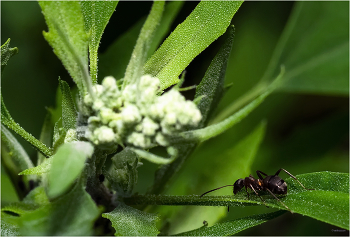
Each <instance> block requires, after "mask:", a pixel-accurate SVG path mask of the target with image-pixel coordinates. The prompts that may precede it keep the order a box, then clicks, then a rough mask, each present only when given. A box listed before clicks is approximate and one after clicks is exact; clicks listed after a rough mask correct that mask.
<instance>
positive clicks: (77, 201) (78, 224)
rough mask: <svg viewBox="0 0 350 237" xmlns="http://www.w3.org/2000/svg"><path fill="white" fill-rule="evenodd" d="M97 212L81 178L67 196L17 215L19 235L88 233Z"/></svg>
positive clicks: (90, 232)
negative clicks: (18, 217)
mask: <svg viewBox="0 0 350 237" xmlns="http://www.w3.org/2000/svg"><path fill="white" fill-rule="evenodd" d="M99 213H100V211H99V209H98V208H97V206H96V204H95V203H94V201H93V200H92V199H91V197H90V195H89V194H88V193H87V192H86V191H85V188H84V186H83V185H82V183H81V181H79V182H77V183H76V185H75V186H74V188H73V189H72V190H71V191H70V192H69V193H67V194H66V195H64V196H62V197H60V198H59V199H56V200H55V201H53V202H51V203H49V204H47V205H44V206H42V207H40V208H38V209H36V210H35V211H32V212H28V213H25V214H23V215H22V216H21V217H20V222H19V227H20V233H21V234H22V235H36V236H39V235H61V236H67V235H91V234H92V228H93V224H94V222H95V220H96V218H97V217H98V215H99Z"/></svg>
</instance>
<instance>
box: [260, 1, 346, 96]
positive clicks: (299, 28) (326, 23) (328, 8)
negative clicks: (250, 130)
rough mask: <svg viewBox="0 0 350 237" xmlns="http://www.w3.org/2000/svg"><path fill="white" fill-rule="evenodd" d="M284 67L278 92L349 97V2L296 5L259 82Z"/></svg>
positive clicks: (303, 3)
mask: <svg viewBox="0 0 350 237" xmlns="http://www.w3.org/2000/svg"><path fill="white" fill-rule="evenodd" d="M281 64H283V65H284V66H285V67H286V74H285V79H286V80H284V83H283V84H282V85H281V87H280V90H282V91H288V92H298V93H312V94H329V95H342V96H348V95H349V3H348V2H297V3H296V4H295V7H294V9H293V12H292V14H291V16H290V19H289V20H288V24H287V26H286V28H285V30H284V32H283V34H282V36H281V39H280V40H279V42H278V45H277V47H276V49H275V52H274V55H273V57H272V59H271V62H270V65H269V67H268V70H267V71H266V73H265V75H264V79H263V80H269V79H271V77H272V76H273V74H274V73H276V71H277V70H278V67H279V66H280V65H281Z"/></svg>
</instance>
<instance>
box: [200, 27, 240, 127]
mask: <svg viewBox="0 0 350 237" xmlns="http://www.w3.org/2000/svg"><path fill="white" fill-rule="evenodd" d="M226 37H227V39H226V41H225V43H224V44H223V46H222V47H221V48H220V51H219V52H218V54H217V55H216V56H215V58H214V59H213V61H212V62H211V64H210V66H209V67H208V69H207V71H206V72H205V75H204V77H203V79H202V81H201V83H200V84H199V85H198V86H197V88H196V95H195V98H198V97H200V96H204V97H203V98H202V99H201V100H200V102H199V104H198V109H199V110H200V111H201V114H202V121H201V125H200V127H203V126H204V125H206V123H207V121H208V118H209V116H210V113H212V112H213V110H214V109H215V108H216V106H217V104H218V103H219V101H220V99H221V97H222V94H223V91H224V82H225V73H226V67H227V61H228V58H229V56H230V52H231V48H232V44H233V38H234V28H233V26H231V27H229V28H228V30H227V33H226Z"/></svg>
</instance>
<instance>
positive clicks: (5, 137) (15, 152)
mask: <svg viewBox="0 0 350 237" xmlns="http://www.w3.org/2000/svg"><path fill="white" fill-rule="evenodd" d="M1 143H2V144H3V145H2V146H3V149H4V151H5V150H6V153H7V154H9V156H10V157H11V162H13V165H14V167H13V168H14V169H15V172H16V173H19V172H20V171H22V170H25V169H28V168H32V167H33V166H34V165H33V163H32V161H31V160H30V158H29V156H28V154H27V153H26V151H25V150H24V149H23V147H22V146H21V144H20V143H19V142H18V141H17V139H16V138H15V137H14V136H13V135H12V134H11V133H10V131H9V130H7V129H6V127H4V126H3V125H1ZM3 162H4V160H3ZM9 162H10V161H9ZM5 163H6V161H5Z"/></svg>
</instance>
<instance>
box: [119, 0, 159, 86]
mask: <svg viewBox="0 0 350 237" xmlns="http://www.w3.org/2000/svg"><path fill="white" fill-rule="evenodd" d="M163 9H164V1H155V2H154V3H153V6H152V9H151V12H150V13H149V15H148V17H147V20H146V22H145V24H144V25H143V27H142V29H141V32H140V35H139V37H138V39H137V41H136V45H135V48H134V50H133V52H132V54H131V59H130V62H129V64H128V66H127V68H126V71H125V76H124V82H123V87H125V86H126V85H128V84H130V83H133V82H135V81H136V80H137V78H139V77H141V76H142V74H143V70H142V69H143V66H144V64H145V62H146V60H147V54H148V51H149V48H150V45H151V42H152V37H153V35H154V32H155V31H156V29H157V26H158V24H159V22H160V20H161V18H162V14H163Z"/></svg>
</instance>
